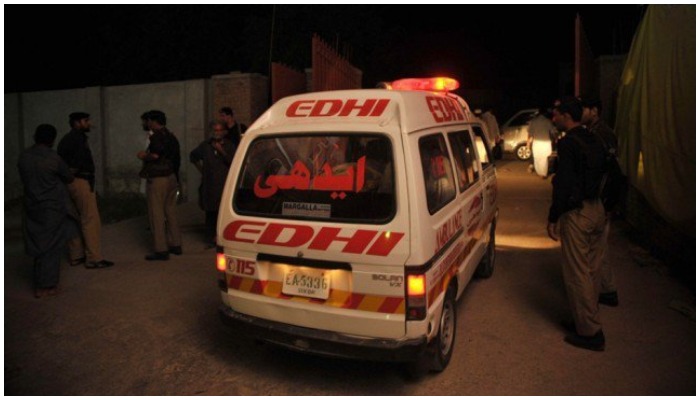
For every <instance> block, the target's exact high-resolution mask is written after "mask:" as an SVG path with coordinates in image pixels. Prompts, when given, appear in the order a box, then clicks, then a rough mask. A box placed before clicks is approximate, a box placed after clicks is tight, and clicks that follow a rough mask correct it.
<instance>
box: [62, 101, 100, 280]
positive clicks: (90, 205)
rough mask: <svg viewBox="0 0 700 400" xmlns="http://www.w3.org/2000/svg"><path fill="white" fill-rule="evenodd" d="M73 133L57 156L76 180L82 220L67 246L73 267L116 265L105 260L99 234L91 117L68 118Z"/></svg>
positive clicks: (73, 190) (74, 194)
mask: <svg viewBox="0 0 700 400" xmlns="http://www.w3.org/2000/svg"><path fill="white" fill-rule="evenodd" d="M68 123H69V124H70V127H71V131H70V132H68V133H67V134H66V135H65V136H64V137H63V139H61V142H60V143H59V144H58V155H59V156H61V158H62V159H63V161H65V162H66V164H68V167H70V170H71V172H72V173H73V175H74V176H75V180H74V181H73V182H72V183H70V184H69V185H68V193H69V194H70V197H71V199H72V200H73V203H75V207H76V209H77V210H78V214H79V216H80V228H81V229H80V230H81V233H82V235H77V236H76V237H75V238H73V239H71V240H70V241H69V242H68V251H69V255H70V265H79V264H82V263H85V268H89V269H92V268H105V267H111V266H112V265H114V263H113V262H111V261H108V260H105V259H104V258H102V248H101V238H100V231H101V229H102V223H101V221H100V213H99V211H98V209H97V197H96V196H95V162H94V161H93V159H92V152H91V151H90V145H89V144H88V136H87V133H88V132H90V114H87V113H84V112H74V113H72V114H70V115H69V116H68Z"/></svg>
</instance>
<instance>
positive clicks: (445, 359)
mask: <svg viewBox="0 0 700 400" xmlns="http://www.w3.org/2000/svg"><path fill="white" fill-rule="evenodd" d="M456 295H457V293H456V290H455V287H454V286H450V288H449V289H447V293H445V300H444V301H443V303H442V314H441V315H440V326H439V328H438V329H439V330H438V334H437V336H436V337H435V339H433V341H432V342H431V343H430V345H431V346H433V349H431V350H433V351H432V353H433V354H434V356H433V360H432V365H431V366H430V370H431V371H436V372H440V371H442V370H444V369H445V368H446V367H447V364H449V363H450V360H451V359H452V350H454V344H455V336H456V334H457V308H456V306H455V297H456Z"/></svg>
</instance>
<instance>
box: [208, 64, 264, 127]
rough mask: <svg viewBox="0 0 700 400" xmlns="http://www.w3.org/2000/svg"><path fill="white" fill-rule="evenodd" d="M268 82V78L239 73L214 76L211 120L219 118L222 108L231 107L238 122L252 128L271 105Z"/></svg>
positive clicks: (212, 81)
mask: <svg viewBox="0 0 700 400" xmlns="http://www.w3.org/2000/svg"><path fill="white" fill-rule="evenodd" d="M268 81H269V80H268V78H267V77H266V76H263V75H260V74H244V73H241V72H238V71H236V72H231V73H229V74H227V75H215V76H213V77H212V78H211V96H212V99H211V110H210V115H209V119H213V118H216V117H218V111H219V109H220V108H221V107H225V106H229V107H231V108H232V109H233V112H234V113H235V115H236V120H237V121H239V122H242V123H244V124H246V125H248V126H250V124H251V123H252V122H253V121H255V119H257V118H258V117H259V116H260V114H262V113H263V112H264V111H265V109H267V107H268V105H269V95H268Z"/></svg>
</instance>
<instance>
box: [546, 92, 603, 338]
mask: <svg viewBox="0 0 700 400" xmlns="http://www.w3.org/2000/svg"><path fill="white" fill-rule="evenodd" d="M582 113H583V110H582V107H581V102H580V100H578V99H577V98H574V97H566V98H563V99H562V100H561V102H559V104H558V105H557V106H556V107H555V108H554V112H553V117H552V121H553V122H554V124H555V125H556V126H557V127H558V128H559V129H561V130H564V131H566V136H564V138H563V139H561V140H560V141H559V143H558V146H557V147H558V157H559V163H558V166H557V172H556V175H555V176H554V178H553V179H552V189H553V190H552V206H551V208H550V210H549V224H548V225H547V233H548V234H549V236H550V237H551V238H552V239H553V240H555V241H558V240H559V239H560V235H561V249H562V256H563V257H562V258H563V260H562V274H563V276H564V284H565V287H566V293H567V296H568V299H569V306H570V308H571V310H572V312H573V317H574V323H575V326H574V327H573V328H575V332H572V333H570V334H569V335H567V336H566V337H565V338H564V340H565V341H566V342H567V343H569V344H572V345H574V346H576V347H581V348H584V349H588V350H595V351H603V350H604V349H605V335H604V334H603V329H602V325H601V323H600V318H599V315H598V293H599V286H600V258H601V256H602V249H603V246H602V239H603V230H604V229H605V209H604V207H603V202H602V201H601V199H600V186H601V181H602V180H603V176H604V173H605V149H604V147H603V145H602V143H601V142H600V140H598V138H596V137H595V136H594V135H593V134H591V133H590V132H589V131H588V130H587V129H586V128H585V127H583V126H582V125H581V115H582ZM557 228H558V229H557Z"/></svg>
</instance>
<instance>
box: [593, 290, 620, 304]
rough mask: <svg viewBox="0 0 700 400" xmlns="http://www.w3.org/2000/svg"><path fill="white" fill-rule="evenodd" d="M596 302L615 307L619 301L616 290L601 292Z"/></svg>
mask: <svg viewBox="0 0 700 400" xmlns="http://www.w3.org/2000/svg"><path fill="white" fill-rule="evenodd" d="M598 303H600V304H604V305H606V306H610V307H617V306H618V304H620V302H619V301H618V299H617V292H608V293H601V294H600V295H599V296H598Z"/></svg>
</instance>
